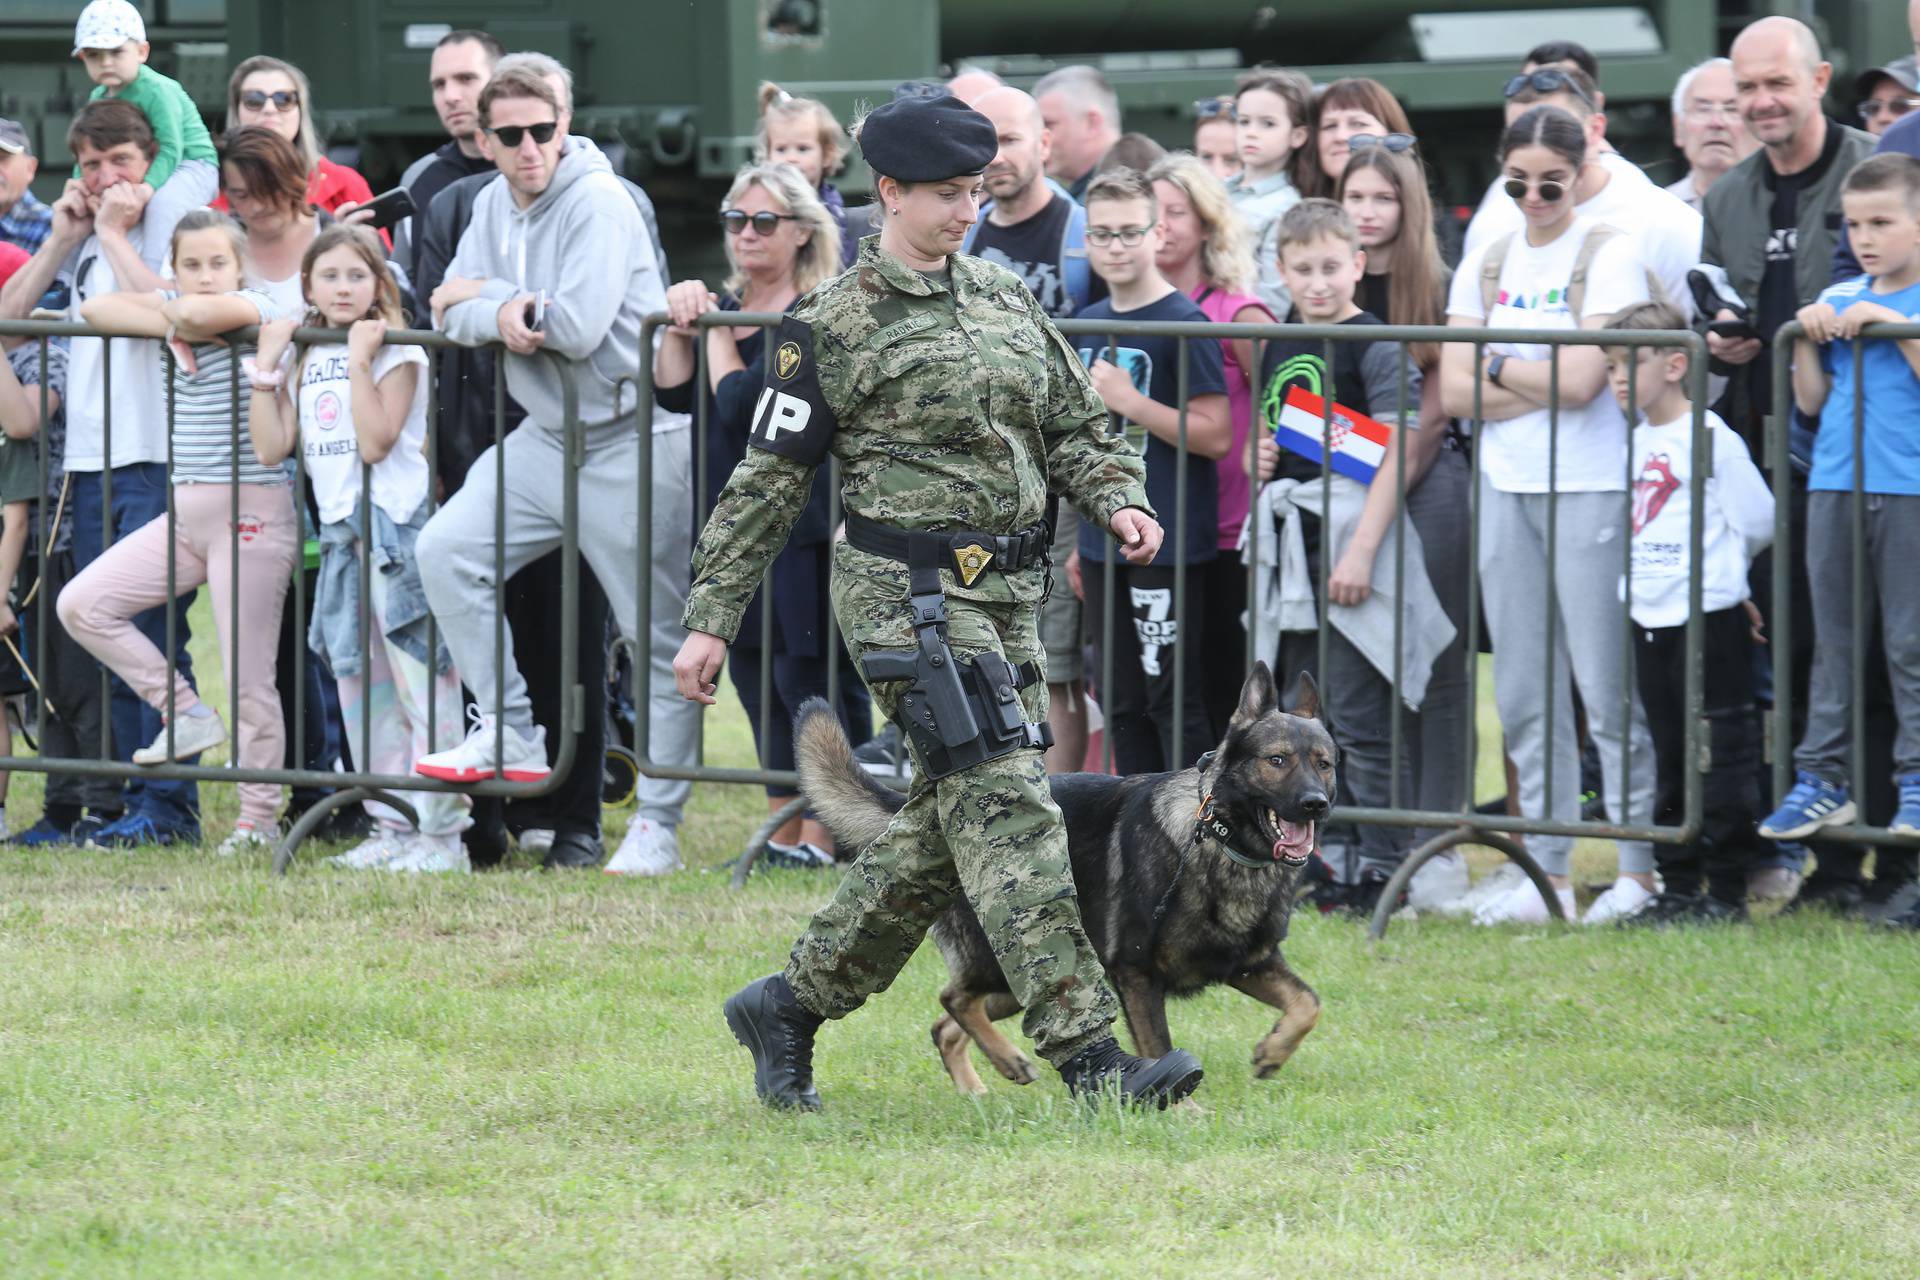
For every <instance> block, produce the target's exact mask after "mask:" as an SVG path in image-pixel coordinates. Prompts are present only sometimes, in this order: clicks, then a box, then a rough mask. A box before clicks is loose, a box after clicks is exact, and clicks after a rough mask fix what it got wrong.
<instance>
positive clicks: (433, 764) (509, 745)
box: [413, 706, 552, 782]
mask: <svg viewBox="0 0 1920 1280" xmlns="http://www.w3.org/2000/svg"><path fill="white" fill-rule="evenodd" d="M467 722H468V723H469V724H471V725H472V726H473V728H472V730H471V731H469V732H468V734H467V740H466V741H465V742H462V743H461V744H460V745H459V746H457V747H448V748H447V749H446V750H445V751H435V752H433V753H432V754H431V755H424V756H421V757H420V758H419V759H418V760H416V761H414V762H413V771H414V772H415V773H417V774H420V775H421V776H422V777H427V778H438V779H440V780H441V781H442V782H485V781H486V780H487V779H489V778H493V777H500V778H505V779H506V780H507V781H508V782H538V781H540V780H541V779H542V778H544V777H546V776H547V775H548V774H549V773H551V772H552V770H551V769H550V768H549V767H548V765H547V731H546V730H545V729H543V728H541V727H540V726H539V725H535V726H534V727H533V733H532V735H531V736H528V735H526V734H522V733H521V732H520V731H519V730H517V729H515V728H514V727H513V726H512V725H497V722H496V721H495V720H494V718H493V717H492V716H490V715H483V714H482V713H481V711H480V708H479V707H475V706H469V707H468V708H467ZM496 735H497V737H498V745H499V749H500V758H499V759H497V760H496V759H495V758H494V747H495V743H496Z"/></svg>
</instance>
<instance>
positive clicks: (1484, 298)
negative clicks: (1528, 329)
mask: <svg viewBox="0 0 1920 1280" xmlns="http://www.w3.org/2000/svg"><path fill="white" fill-rule="evenodd" d="M1518 234H1519V232H1517V231H1510V232H1508V233H1507V234H1506V235H1504V236H1501V237H1500V238H1499V239H1498V240H1495V241H1494V242H1493V243H1492V244H1490V245H1488V246H1487V256H1486V257H1484V258H1482V259H1481V260H1480V322H1481V323H1482V324H1491V323H1492V321H1493V304H1494V303H1495V302H1497V301H1499V299H1500V270H1501V268H1502V267H1505V266H1506V265H1507V252H1508V251H1509V250H1510V249H1512V248H1513V238H1514V236H1516V235H1518Z"/></svg>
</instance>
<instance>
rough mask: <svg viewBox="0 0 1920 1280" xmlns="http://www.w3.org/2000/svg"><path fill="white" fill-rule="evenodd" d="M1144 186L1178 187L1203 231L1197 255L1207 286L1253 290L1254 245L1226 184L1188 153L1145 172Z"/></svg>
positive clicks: (1229, 289)
mask: <svg viewBox="0 0 1920 1280" xmlns="http://www.w3.org/2000/svg"><path fill="white" fill-rule="evenodd" d="M1147 182H1148V183H1149V185H1151V184H1152V183H1155V182H1164V183H1166V184H1167V185H1168V186H1171V187H1178V188H1179V189H1180V191H1181V193H1182V194H1184V195H1185V196H1186V197H1187V203H1188V204H1189V205H1191V206H1192V207H1193V216H1194V217H1196V218H1198V219H1200V225H1201V226H1202V227H1204V228H1205V229H1206V236H1207V243H1206V245H1205V246H1204V247H1203V248H1202V249H1201V251H1200V275H1201V276H1202V277H1203V278H1204V279H1205V280H1206V282H1207V283H1208V284H1210V285H1212V286H1213V287H1214V288H1216V289H1219V290H1221V291H1222V292H1224V293H1245V292H1247V291H1248V290H1249V289H1250V288H1252V287H1253V279H1254V263H1253V242H1252V241H1251V240H1249V239H1248V238H1247V224H1246V223H1245V221H1243V220H1242V219H1241V217H1240V215H1239V214H1238V213H1237V212H1236V211H1235V210H1234V207H1233V197H1232V196H1230V195H1228V194H1227V187H1226V184H1225V183H1223V182H1221V181H1220V179H1218V178H1216V177H1214V175H1213V171H1212V170H1211V169H1208V168H1207V166H1206V165H1205V164H1203V163H1202V162H1201V160H1200V158H1199V157H1198V156H1195V155H1194V154H1193V153H1191V152H1188V151H1176V152H1174V153H1173V154H1171V155H1169V156H1167V157H1165V158H1164V159H1162V160H1161V161H1160V162H1159V163H1158V164H1156V165H1154V166H1153V168H1151V169H1149V170H1147Z"/></svg>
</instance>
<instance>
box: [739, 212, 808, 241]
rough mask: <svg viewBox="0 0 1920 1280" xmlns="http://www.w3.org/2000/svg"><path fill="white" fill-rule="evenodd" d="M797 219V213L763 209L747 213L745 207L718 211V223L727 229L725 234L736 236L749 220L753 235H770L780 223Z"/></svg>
mask: <svg viewBox="0 0 1920 1280" xmlns="http://www.w3.org/2000/svg"><path fill="white" fill-rule="evenodd" d="M798 221H800V218H799V215H798V214H792V213H768V212H767V211H765V210H764V209H763V210H761V211H760V212H759V213H748V212H747V211H746V210H745V209H722V210H721V211H720V225H721V226H723V227H725V228H726V229H727V234H728V235H730V236H737V235H739V234H740V233H741V232H742V231H745V230H746V229H747V224H748V223H749V222H751V223H752V224H753V230H754V234H755V235H762V236H770V235H772V234H773V233H774V232H776V231H778V230H779V229H780V224H781V223H783V222H798Z"/></svg>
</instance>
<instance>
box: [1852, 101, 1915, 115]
mask: <svg viewBox="0 0 1920 1280" xmlns="http://www.w3.org/2000/svg"><path fill="white" fill-rule="evenodd" d="M1915 107H1920V98H1868V99H1867V100H1866V101H1865V102H1863V103H1861V104H1860V118H1861V119H1862V120H1871V119H1873V118H1874V117H1875V116H1881V115H1885V116H1892V117H1893V118H1894V119H1895V120H1898V119H1899V118H1900V117H1901V116H1904V115H1905V114H1907V112H1909V111H1911V110H1913V109H1914V108H1915Z"/></svg>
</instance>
